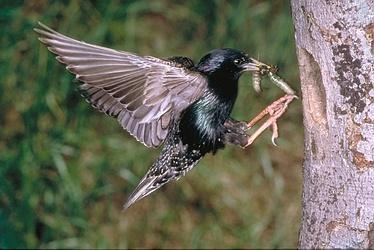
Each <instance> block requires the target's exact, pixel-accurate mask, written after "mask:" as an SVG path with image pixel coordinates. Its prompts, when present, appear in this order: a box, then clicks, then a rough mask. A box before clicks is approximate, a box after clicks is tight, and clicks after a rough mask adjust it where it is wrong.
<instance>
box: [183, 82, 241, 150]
mask: <svg viewBox="0 0 374 250" xmlns="http://www.w3.org/2000/svg"><path fill="white" fill-rule="evenodd" d="M217 84H221V85H217ZM225 84H226V86H227V87H226V86H225ZM237 92H238V86H237V82H219V81H216V82H215V83H214V84H208V88H207V89H206V90H205V92H204V94H203V96H202V97H201V98H200V99H198V100H197V101H196V102H194V103H193V104H191V105H190V106H189V107H188V108H187V109H186V111H185V112H184V114H183V115H182V119H181V121H180V130H181V133H182V138H183V141H184V143H186V144H189V145H191V144H192V145H194V144H195V145H205V149H204V150H205V151H206V152H210V151H213V152H215V151H216V150H217V149H218V148H220V147H223V143H222V139H223V138H222V137H223V133H224V127H223V124H224V122H225V121H226V120H227V118H228V117H229V116H230V113H231V111H232V108H233V106H234V103H235V100H236V97H237Z"/></svg>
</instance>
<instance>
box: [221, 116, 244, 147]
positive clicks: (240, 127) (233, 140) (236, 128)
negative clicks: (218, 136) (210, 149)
mask: <svg viewBox="0 0 374 250" xmlns="http://www.w3.org/2000/svg"><path fill="white" fill-rule="evenodd" d="M224 127H225V130H226V131H225V134H224V137H223V139H224V142H225V144H226V143H230V144H234V145H239V146H241V147H244V146H245V145H246V144H247V141H248V138H249V136H248V134H247V132H246V131H247V130H248V126H247V123H246V122H243V121H236V120H234V119H232V118H228V119H227V120H226V122H225V124H224Z"/></svg>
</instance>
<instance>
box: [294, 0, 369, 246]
mask: <svg viewBox="0 0 374 250" xmlns="http://www.w3.org/2000/svg"><path fill="white" fill-rule="evenodd" d="M291 4H292V13H293V21H294V25H295V37H296V46H297V55H298V60H299V67H300V78H301V90H302V99H303V112H304V126H305V160H304V166H303V178H304V181H303V195H302V219H301V229H300V236H299V247H300V248H303V249H305V248H373V249H374V89H373V83H374V68H373V63H374V1H373V0H355V1H349V0H324V1H322V0H318V1H312V0H292V2H291Z"/></svg>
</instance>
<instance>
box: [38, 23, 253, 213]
mask: <svg viewBox="0 0 374 250" xmlns="http://www.w3.org/2000/svg"><path fill="white" fill-rule="evenodd" d="M40 27H41V28H40V29H35V31H36V32H37V33H39V35H40V38H39V40H40V41H41V42H42V43H44V44H46V45H47V46H48V49H49V50H50V51H51V52H53V53H54V54H56V55H57V56H56V59H57V60H58V61H59V62H61V63H63V64H65V65H67V66H66V68H67V69H68V70H69V71H70V72H72V73H73V74H75V75H76V78H77V79H78V80H79V81H80V82H82V83H83V84H81V85H80V89H81V90H82V91H83V94H84V97H85V98H86V100H87V101H88V102H89V103H91V105H92V106H94V107H95V108H97V109H98V110H100V111H101V112H105V113H106V114H108V115H110V116H112V117H115V118H117V120H118V122H119V123H120V124H121V125H122V127H123V128H124V129H125V130H127V131H128V132H129V133H130V134H131V135H133V136H134V137H135V138H136V139H137V140H138V141H140V142H142V143H143V144H144V145H146V146H148V147H158V146H160V145H162V143H163V144H164V145H163V149H162V151H161V154H160V156H159V157H158V158H157V159H156V161H155V162H154V164H153V165H152V166H151V168H150V169H149V171H148V172H147V173H146V175H145V176H144V177H143V179H142V180H141V181H140V183H139V185H138V186H137V187H136V188H135V190H134V192H133V193H132V194H131V195H130V197H129V199H128V200H127V202H126V204H125V206H124V207H125V208H128V207H129V206H131V205H132V204H133V203H135V202H136V201H138V200H140V199H142V198H144V197H145V196H147V195H149V194H150V193H152V192H154V191H155V190H157V189H158V188H160V187H161V186H162V185H164V184H166V183H167V182H169V181H172V180H177V179H179V178H180V177H181V176H183V175H184V174H185V173H186V172H187V171H189V170H190V169H192V168H193V167H194V166H195V165H196V164H197V162H198V161H199V160H200V159H201V158H202V157H203V156H204V155H205V154H207V153H216V152H217V150H218V149H221V148H223V147H224V145H225V144H226V143H232V144H236V145H240V146H244V145H245V144H246V142H247V137H248V136H247V134H246V133H245V130H246V126H245V125H243V123H241V122H238V121H235V120H233V119H232V118H230V113H231V111H232V108H233V106H234V103H235V100H236V97H237V93H238V79H239V77H240V75H241V74H242V73H243V72H244V71H252V72H253V71H257V70H258V67H257V64H256V63H253V61H252V59H251V58H249V57H248V55H246V54H245V53H243V52H241V51H238V50H235V49H216V50H213V51H212V52H210V53H208V54H207V55H205V56H204V57H203V58H202V59H201V60H200V62H199V63H198V64H197V65H194V63H193V61H192V60H191V59H190V58H187V57H180V56H178V57H171V58H169V59H159V58H155V57H151V56H138V55H135V54H133V53H129V52H125V51H116V50H112V49H108V48H104V47H101V46H97V45H91V44H88V43H85V42H80V41H77V40H75V39H72V38H70V37H67V36H64V35H62V34H60V33H58V32H56V31H54V30H52V29H50V28H48V27H47V26H45V25H43V24H40Z"/></svg>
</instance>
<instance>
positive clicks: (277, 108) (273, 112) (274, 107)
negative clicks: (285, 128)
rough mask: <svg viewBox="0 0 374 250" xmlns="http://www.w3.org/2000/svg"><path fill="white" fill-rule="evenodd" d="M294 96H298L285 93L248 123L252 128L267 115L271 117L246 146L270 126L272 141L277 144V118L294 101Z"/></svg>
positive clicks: (249, 139) (250, 138)
mask: <svg viewBox="0 0 374 250" xmlns="http://www.w3.org/2000/svg"><path fill="white" fill-rule="evenodd" d="M294 98H297V96H295V95H288V94H287V95H285V96H283V97H281V98H279V99H278V100H276V101H275V102H273V103H272V104H270V105H269V106H267V107H266V108H265V109H264V110H263V111H261V112H260V113H259V114H258V115H257V116H256V117H255V118H253V119H252V120H251V121H249V122H248V123H247V126H248V129H250V128H252V127H253V126H254V125H255V124H257V123H258V122H259V121H260V120H261V119H262V118H264V117H265V116H266V115H269V116H270V117H269V118H268V119H267V120H266V121H265V122H264V124H262V125H261V126H260V127H259V128H258V129H257V130H256V131H255V132H254V133H253V134H252V135H251V136H250V137H249V138H248V141H247V144H246V145H245V146H244V148H246V147H248V146H249V145H251V144H252V143H253V142H254V141H255V140H256V138H257V137H258V136H260V135H261V134H262V132H264V131H265V129H267V128H268V127H270V126H271V127H272V130H273V135H272V137H271V141H272V143H273V144H274V145H275V146H277V144H276V143H275V139H276V138H278V125H277V120H278V119H279V118H280V117H281V116H282V115H283V114H284V113H285V112H286V110H287V107H288V104H289V103H290V102H292V100H293V99H294Z"/></svg>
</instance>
